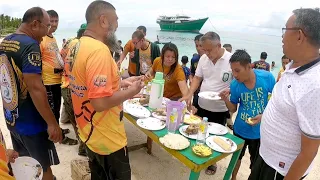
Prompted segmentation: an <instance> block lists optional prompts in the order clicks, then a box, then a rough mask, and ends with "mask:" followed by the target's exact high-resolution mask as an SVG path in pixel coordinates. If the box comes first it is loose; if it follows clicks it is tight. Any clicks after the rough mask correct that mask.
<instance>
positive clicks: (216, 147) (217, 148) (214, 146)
mask: <svg viewBox="0 0 320 180" xmlns="http://www.w3.org/2000/svg"><path fill="white" fill-rule="evenodd" d="M214 137H216V136H210V137H208V138H207V139H206V144H207V145H208V146H209V147H210V148H211V149H213V150H215V151H218V152H221V153H232V152H234V151H236V150H237V144H236V143H235V142H233V141H232V140H231V139H229V138H226V137H223V136H218V137H220V138H221V139H222V140H224V141H226V142H227V143H229V144H230V142H229V141H231V142H232V146H231V151H225V150H224V149H222V148H221V147H220V146H219V145H218V144H216V143H215V142H213V138H214ZM227 139H229V141H227Z"/></svg>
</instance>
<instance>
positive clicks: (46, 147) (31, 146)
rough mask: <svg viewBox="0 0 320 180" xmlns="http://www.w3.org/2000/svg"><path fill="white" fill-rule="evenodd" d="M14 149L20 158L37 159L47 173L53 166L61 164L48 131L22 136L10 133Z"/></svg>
mask: <svg viewBox="0 0 320 180" xmlns="http://www.w3.org/2000/svg"><path fill="white" fill-rule="evenodd" d="M10 134H11V140H12V145H13V149H14V150H15V151H17V152H18V153H19V156H29V157H32V158H34V159H36V160H37V161H38V162H39V163H40V164H41V166H42V168H43V171H44V172H46V171H47V169H48V168H49V167H50V166H51V165H57V164H59V163H60V161H59V158H58V154H57V151H56V147H55V146H54V143H53V142H52V141H50V140H49V139H48V138H49V135H48V133H47V132H46V131H44V132H41V133H38V134H35V135H20V134H17V133H15V132H10Z"/></svg>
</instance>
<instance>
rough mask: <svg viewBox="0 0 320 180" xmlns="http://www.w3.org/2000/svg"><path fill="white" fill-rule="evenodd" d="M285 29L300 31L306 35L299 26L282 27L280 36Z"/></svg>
mask: <svg viewBox="0 0 320 180" xmlns="http://www.w3.org/2000/svg"><path fill="white" fill-rule="evenodd" d="M287 30H293V31H301V32H302V33H303V34H304V35H305V36H306V33H304V31H303V29H301V28H299V27H292V28H282V36H283V35H284V34H285V33H286V31H287Z"/></svg>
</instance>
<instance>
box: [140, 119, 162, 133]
mask: <svg viewBox="0 0 320 180" xmlns="http://www.w3.org/2000/svg"><path fill="white" fill-rule="evenodd" d="M137 124H138V126H140V127H141V128H143V129H147V130H150V131H157V130H161V129H163V128H165V127H166V123H165V122H163V121H161V120H160V119H156V118H153V117H148V118H145V119H138V120H137Z"/></svg>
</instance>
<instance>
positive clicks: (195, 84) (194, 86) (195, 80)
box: [189, 75, 202, 95]
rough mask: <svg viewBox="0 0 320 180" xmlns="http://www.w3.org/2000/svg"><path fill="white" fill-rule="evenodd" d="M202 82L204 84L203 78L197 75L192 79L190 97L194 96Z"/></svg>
mask: <svg viewBox="0 0 320 180" xmlns="http://www.w3.org/2000/svg"><path fill="white" fill-rule="evenodd" d="M201 82H202V77H199V76H197V75H195V76H194V77H193V78H192V83H191V86H190V91H189V95H193V94H194V92H196V90H197V89H198V88H199V86H200V84H201Z"/></svg>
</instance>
